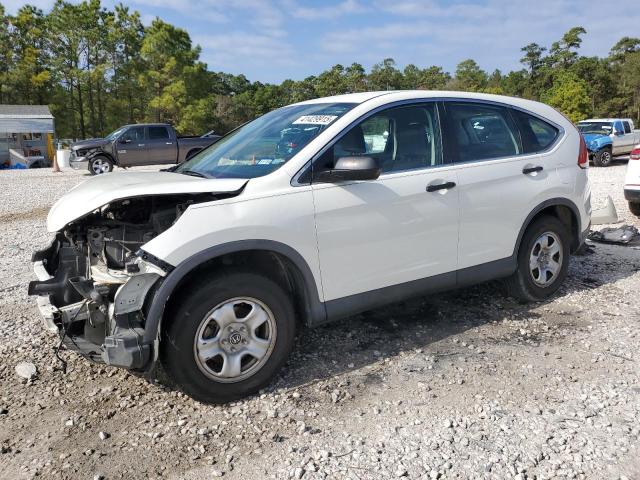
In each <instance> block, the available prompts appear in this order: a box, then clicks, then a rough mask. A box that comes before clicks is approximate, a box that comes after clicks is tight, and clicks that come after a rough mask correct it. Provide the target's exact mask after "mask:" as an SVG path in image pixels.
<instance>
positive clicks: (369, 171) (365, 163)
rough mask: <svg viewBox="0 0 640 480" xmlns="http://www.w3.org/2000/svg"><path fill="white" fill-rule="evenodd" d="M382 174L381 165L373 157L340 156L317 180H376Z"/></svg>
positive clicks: (327, 181) (319, 174)
mask: <svg viewBox="0 0 640 480" xmlns="http://www.w3.org/2000/svg"><path fill="white" fill-rule="evenodd" d="M379 176H380V165H378V162H377V160H376V159H375V158H372V157H340V158H339V159H338V160H336V164H335V166H334V167H333V168H332V169H330V170H323V171H321V172H320V173H318V175H317V177H316V178H317V180H319V181H321V182H326V183H333V182H343V181H348V180H375V179H376V178H378V177H379Z"/></svg>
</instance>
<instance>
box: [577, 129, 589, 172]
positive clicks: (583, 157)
mask: <svg viewBox="0 0 640 480" xmlns="http://www.w3.org/2000/svg"><path fill="white" fill-rule="evenodd" d="M578 166H579V167H580V168H589V152H588V150H587V144H586V143H584V138H583V137H582V135H580V153H578Z"/></svg>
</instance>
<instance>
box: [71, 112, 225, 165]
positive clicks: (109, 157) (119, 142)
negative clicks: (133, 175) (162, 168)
mask: <svg viewBox="0 0 640 480" xmlns="http://www.w3.org/2000/svg"><path fill="white" fill-rule="evenodd" d="M219 139H220V135H215V134H213V132H208V133H206V134H205V135H203V136H201V137H178V136H177V135H176V131H175V129H174V128H173V127H172V126H171V125H167V124H164V123H145V124H136V125H125V126H123V127H120V128H118V129H117V130H116V131H114V132H111V133H110V134H109V135H107V136H106V137H104V138H92V139H89V140H83V141H80V142H76V143H74V144H72V145H71V155H70V157H69V165H70V166H71V168H73V169H75V170H81V169H85V168H87V169H88V170H89V172H90V173H91V175H99V174H102V173H107V172H111V171H112V170H113V167H114V166H115V165H117V166H119V167H125V168H126V167H135V166H138V165H158V164H178V163H182V162H184V161H185V160H187V159H189V158H191V157H192V156H193V155H195V154H196V153H198V152H199V151H200V150H202V149H204V148H206V147H208V146H209V145H212V144H214V143H215V142H217V141H218V140H219Z"/></svg>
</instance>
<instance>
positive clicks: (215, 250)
mask: <svg viewBox="0 0 640 480" xmlns="http://www.w3.org/2000/svg"><path fill="white" fill-rule="evenodd" d="M249 250H263V251H269V252H274V253H278V254H280V255H283V256H284V257H286V258H287V259H288V260H289V261H290V262H291V263H293V265H295V267H296V268H297V269H298V271H299V272H300V274H301V275H302V279H303V281H304V288H305V297H306V300H307V302H308V305H306V307H307V310H308V312H309V314H310V316H311V318H310V319H309V322H310V323H311V324H313V323H322V322H323V321H324V320H325V317H326V310H325V308H324V304H323V303H322V302H320V299H319V297H318V288H317V285H316V282H315V278H314V276H313V273H312V272H311V268H310V267H309V265H308V263H307V262H306V261H305V259H304V258H303V257H302V255H300V254H299V253H298V252H296V251H295V250H294V249H293V248H291V247H289V246H288V245H285V244H283V243H279V242H274V241H270V240H239V241H236V242H230V243H226V244H223V245H217V246H214V247H210V248H207V249H205V250H203V251H201V252H198V253H197V254H195V255H193V256H191V257H189V258H187V259H186V260H184V261H183V262H181V263H180V264H179V265H177V266H176V267H175V268H174V269H172V270H171V272H170V273H169V274H168V275H167V276H166V277H165V278H164V279H163V280H162V283H161V284H160V286H159V287H158V289H157V290H155V292H154V294H153V299H152V301H151V303H150V306H149V311H148V312H147V315H146V322H145V327H144V337H143V343H144V344H151V343H155V342H157V340H158V335H159V333H160V323H161V321H162V317H163V315H164V310H165V306H166V305H167V302H168V301H169V299H170V297H171V295H172V293H173V292H174V291H175V289H176V288H177V287H178V285H180V283H181V282H182V281H183V280H184V279H186V277H187V276H188V275H189V274H190V273H191V272H192V271H193V270H194V269H196V268H198V267H199V266H200V265H202V264H203V263H206V262H208V261H210V260H213V259H215V258H219V257H221V256H223V255H227V254H230V253H237V252H242V251H249ZM140 254H141V255H142V258H145V254H146V252H144V250H143V251H141V252H140ZM154 350H157V349H154Z"/></svg>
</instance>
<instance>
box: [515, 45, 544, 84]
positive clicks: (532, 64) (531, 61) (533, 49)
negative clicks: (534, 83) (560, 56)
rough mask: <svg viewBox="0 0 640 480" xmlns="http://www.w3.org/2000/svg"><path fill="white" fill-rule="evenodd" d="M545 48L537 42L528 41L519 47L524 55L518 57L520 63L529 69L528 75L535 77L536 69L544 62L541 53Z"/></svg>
mask: <svg viewBox="0 0 640 480" xmlns="http://www.w3.org/2000/svg"><path fill="white" fill-rule="evenodd" d="M546 50H547V49H546V48H545V47H541V46H540V45H538V44H537V43H530V44H529V45H526V46H524V47H522V48H521V49H520V51H522V52H524V57H522V58H521V59H520V63H522V64H524V65H525V66H526V67H527V68H528V69H529V75H531V77H535V76H536V73H537V72H538V69H539V68H540V67H541V66H542V65H543V64H544V62H543V54H544V52H545V51H546Z"/></svg>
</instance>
